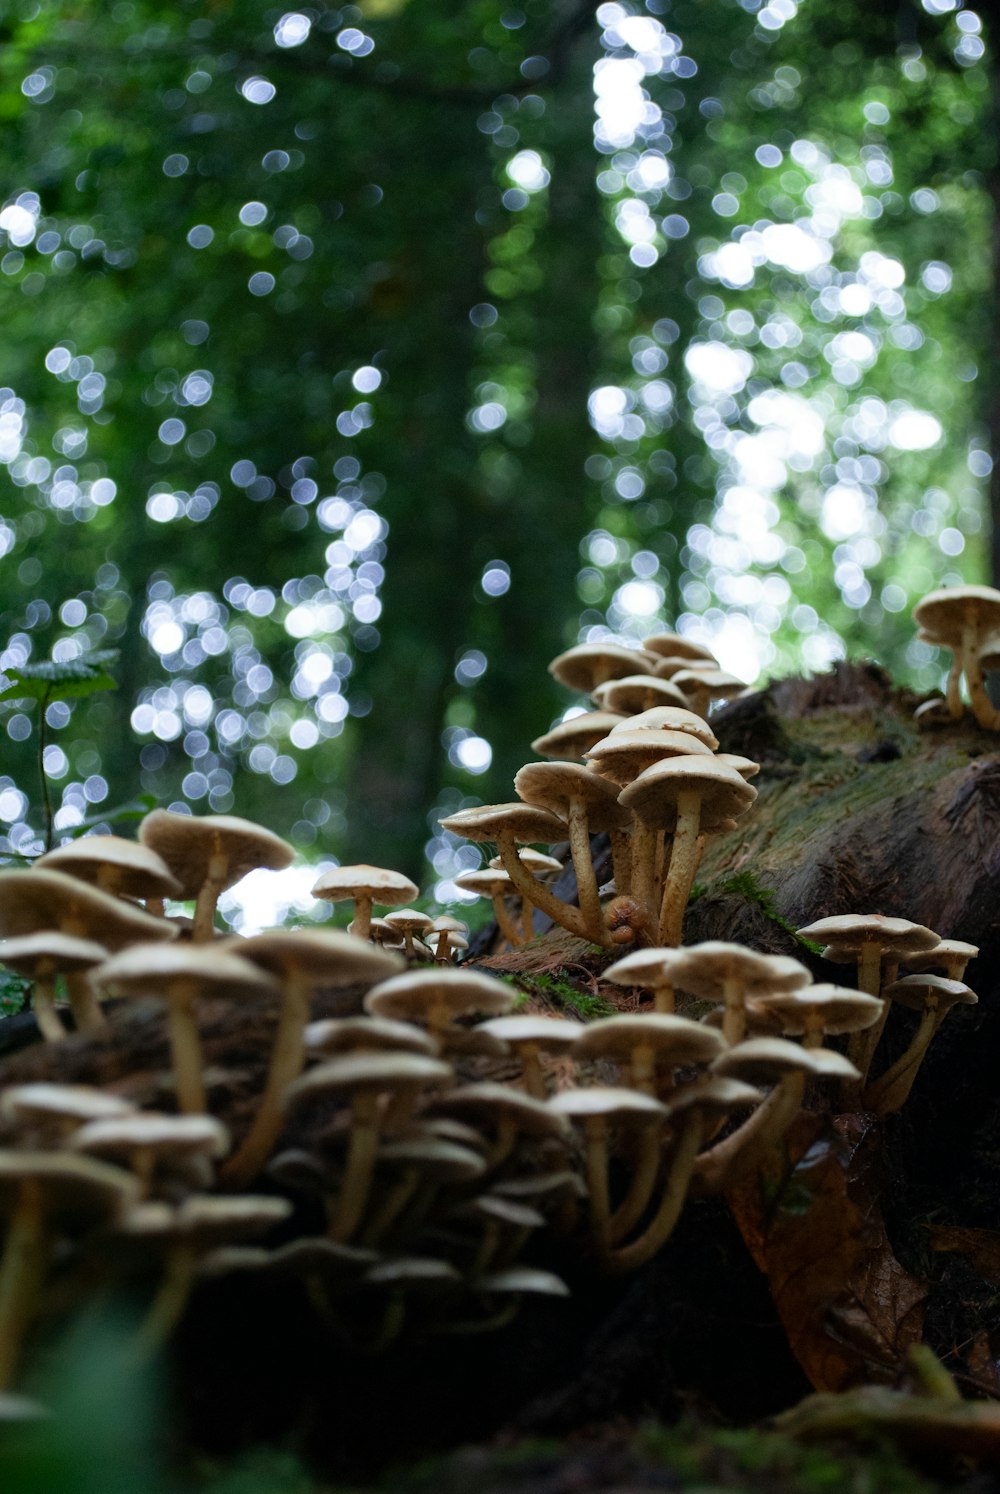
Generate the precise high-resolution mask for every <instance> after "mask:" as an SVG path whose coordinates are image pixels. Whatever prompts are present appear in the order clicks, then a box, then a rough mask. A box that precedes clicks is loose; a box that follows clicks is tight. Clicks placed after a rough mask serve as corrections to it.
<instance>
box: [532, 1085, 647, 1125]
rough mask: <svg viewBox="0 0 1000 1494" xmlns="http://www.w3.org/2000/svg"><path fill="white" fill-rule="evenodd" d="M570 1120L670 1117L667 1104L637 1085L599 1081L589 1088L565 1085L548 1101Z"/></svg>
mask: <svg viewBox="0 0 1000 1494" xmlns="http://www.w3.org/2000/svg"><path fill="white" fill-rule="evenodd" d="M547 1103H548V1106H549V1109H550V1110H552V1111H553V1112H554V1113H555V1114H556V1115H560V1116H565V1117H566V1119H567V1120H574V1121H582V1122H584V1124H586V1122H588V1121H593V1120H599V1121H605V1122H607V1123H608V1124H610V1125H630V1124H631V1125H650V1124H652V1123H653V1122H656V1121H664V1120H666V1118H667V1113H668V1112H667V1107H666V1105H663V1104H661V1103H660V1101H659V1100H654V1098H653V1096H652V1095H645V1094H643V1093H642V1092H641V1091H640V1090H637V1089H625V1088H624V1087H623V1086H622V1085H617V1084H595V1085H592V1086H591V1087H590V1088H589V1089H564V1090H560V1092H559V1094H557V1095H553V1096H552V1098H551V1099H550V1100H549V1101H548V1102H547Z"/></svg>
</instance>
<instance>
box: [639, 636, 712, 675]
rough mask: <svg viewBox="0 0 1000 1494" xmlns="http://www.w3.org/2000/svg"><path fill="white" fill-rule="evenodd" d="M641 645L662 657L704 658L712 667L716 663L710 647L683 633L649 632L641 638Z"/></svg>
mask: <svg viewBox="0 0 1000 1494" xmlns="http://www.w3.org/2000/svg"><path fill="white" fill-rule="evenodd" d="M642 646H643V648H644V649H647V650H648V651H649V653H651V654H658V655H660V656H661V657H664V658H678V659H706V660H707V661H708V662H709V663H710V664H712V665H713V667H714V666H715V665H716V664H717V663H718V660H717V659H716V657H715V655H714V654H713V653H712V651H711V649H708V648H706V647H705V645H704V644H703V643H695V641H694V639H693V638H688V637H686V636H685V635H684V634H683V633H669V632H667V633H651V634H650V636H649V637H648V638H644V639H643V640H642Z"/></svg>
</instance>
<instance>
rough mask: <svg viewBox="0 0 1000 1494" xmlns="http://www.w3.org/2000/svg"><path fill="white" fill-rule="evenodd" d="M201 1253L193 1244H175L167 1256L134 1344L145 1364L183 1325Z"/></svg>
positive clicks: (138, 1358)
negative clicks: (157, 1285)
mask: <svg viewBox="0 0 1000 1494" xmlns="http://www.w3.org/2000/svg"><path fill="white" fill-rule="evenodd" d="M197 1258H198V1253H197V1251H196V1250H195V1248H194V1247H193V1246H192V1245H189V1244H179V1245H175V1246H174V1247H173V1249H172V1250H171V1251H170V1254H169V1256H168V1257H167V1266H166V1271H165V1273H164V1277H163V1281H162V1282H161V1283H160V1286H159V1289H158V1291H157V1293H156V1296H155V1297H154V1298H153V1300H152V1302H151V1303H150V1306H149V1310H148V1312H147V1313H146V1316H145V1317H144V1318H143V1320H142V1323H141V1325H140V1327H139V1331H138V1333H137V1334H136V1338H135V1343H134V1345H133V1353H134V1355H135V1358H136V1359H137V1360H138V1361H139V1362H140V1363H144V1362H145V1361H146V1360H147V1359H149V1358H150V1357H151V1356H152V1355H153V1354H155V1353H156V1351H157V1349H159V1348H161V1347H162V1345H163V1344H165V1343H166V1341H167V1339H168V1338H169V1337H170V1335H171V1334H172V1333H173V1331H174V1329H175V1328H176V1327H177V1324H178V1323H179V1322H180V1320H181V1318H182V1316H183V1314H184V1309H185V1307H186V1306H187V1304H188V1298H189V1297H190V1296H191V1286H192V1283H193V1282H194V1268H195V1262H196V1261H197Z"/></svg>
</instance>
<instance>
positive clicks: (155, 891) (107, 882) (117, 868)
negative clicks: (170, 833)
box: [35, 835, 181, 898]
mask: <svg viewBox="0 0 1000 1494" xmlns="http://www.w3.org/2000/svg"><path fill="white" fill-rule="evenodd" d="M35 865H36V866H44V867H47V868H48V869H49V870H54V871H61V872H66V873H68V875H69V876H71V877H80V878H81V879H82V880H83V881H84V882H91V883H95V884H96V885H98V886H99V887H101V888H102V889H103V890H104V891H105V892H112V893H116V894H120V895H122V896H124V897H140V898H141V897H179V896H180V893H181V888H180V884H179V882H178V881H177V879H176V878H175V877H174V876H172V875H171V872H170V868H169V866H167V864H166V862H165V861H164V860H163V857H162V856H159V855H157V853H156V852H155V851H154V850H152V848H151V847H150V846H147V845H143V843H142V842H141V841H136V840H125V839H124V837H123V836H121V835H85V836H83V837H82V838H81V839H80V840H71V841H67V843H66V844H65V845H63V846H57V847H56V849H55V850H54V851H46V853H45V855H44V856H39V858H38V860H37V861H36V862H35Z"/></svg>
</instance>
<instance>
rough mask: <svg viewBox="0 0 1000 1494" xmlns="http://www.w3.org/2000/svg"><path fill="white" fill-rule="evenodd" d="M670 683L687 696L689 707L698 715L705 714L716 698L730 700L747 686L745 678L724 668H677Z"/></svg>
mask: <svg viewBox="0 0 1000 1494" xmlns="http://www.w3.org/2000/svg"><path fill="white" fill-rule="evenodd" d="M670 683H671V684H672V685H673V686H674V687H675V688H676V689H678V690H680V691H682V692H683V694H684V695H686V696H687V698H688V701H689V703H690V706H691V709H692V710H693V711H694V712H695V714H696V715H698V716H707V715H708V710H709V706H710V705H711V704H712V703H713V702H714V701H716V700H731V699H732V698H733V696H734V695H742V694H743V693H744V691H745V690H746V688H747V685H746V680H740V679H737V678H736V676H735V675H734V674H727V673H726V671H725V670H724V669H698V668H695V667H692V668H690V669H679V670H678V671H677V673H676V674H675V675H673V676H672V677H671V680H670Z"/></svg>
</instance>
